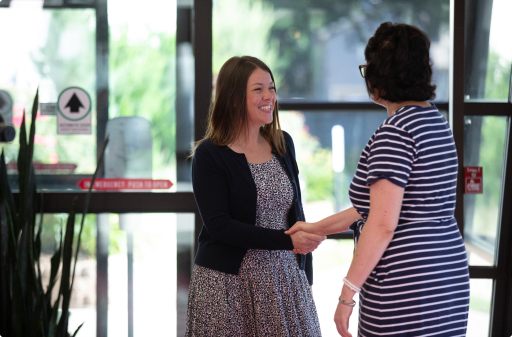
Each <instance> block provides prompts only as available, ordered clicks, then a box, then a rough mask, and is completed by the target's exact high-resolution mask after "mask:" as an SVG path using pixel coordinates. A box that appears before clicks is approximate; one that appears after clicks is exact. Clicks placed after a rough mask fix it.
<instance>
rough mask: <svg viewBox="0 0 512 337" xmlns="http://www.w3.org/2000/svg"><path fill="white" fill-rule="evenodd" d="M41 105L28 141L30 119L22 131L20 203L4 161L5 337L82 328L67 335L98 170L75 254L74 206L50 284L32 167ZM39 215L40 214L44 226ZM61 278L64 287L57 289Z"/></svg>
mask: <svg viewBox="0 0 512 337" xmlns="http://www.w3.org/2000/svg"><path fill="white" fill-rule="evenodd" d="M38 101H39V94H38V92H36V95H35V98H34V103H33V106H32V115H31V125H30V131H29V134H28V140H27V132H26V124H25V118H23V122H22V124H21V127H20V137H19V138H20V149H19V154H18V172H19V174H18V180H19V198H18V200H15V198H14V195H13V193H12V191H11V189H10V187H9V183H8V180H7V169H6V166H5V158H4V153H3V151H2V154H1V156H0V336H3V337H11V336H12V337H32V336H34V337H68V336H76V334H77V333H78V331H79V330H80V328H81V326H82V325H80V326H79V327H78V328H77V329H76V331H74V333H73V334H72V335H71V334H70V333H69V332H68V319H69V304H70V299H71V293H72V290H73V281H74V277H75V271H76V263H77V259H78V251H79V249H80V239H81V234H82V229H83V226H84V219H85V215H86V213H87V208H88V205H89V202H90V198H91V189H92V185H93V184H94V180H95V178H96V174H97V172H98V168H96V172H95V173H94V175H93V177H92V183H91V188H89V191H88V193H87V197H86V202H85V209H84V212H83V215H82V219H81V223H80V227H79V232H78V238H77V241H76V244H75V246H76V247H75V249H74V250H73V244H74V242H73V241H74V236H75V232H74V227H75V226H74V224H75V214H76V212H75V208H76V207H75V206H76V201H75V202H73V207H72V209H71V211H70V213H69V215H68V219H67V222H66V226H65V232H64V234H62V231H61V235H60V240H59V242H58V243H57V248H56V249H55V252H54V253H53V255H52V258H51V269H50V277H49V280H43V279H42V275H41V266H40V260H39V259H40V254H41V232H42V228H43V226H42V219H43V216H42V215H43V214H42V195H41V194H40V193H38V192H37V189H36V183H35V173H34V168H33V165H32V157H33V153H34V135H35V120H36V114H37V107H38V103H39V102H38ZM107 143H108V139H107V140H106V142H105V144H104V146H103V150H102V152H101V155H100V158H99V161H98V162H99V163H100V162H101V161H102V160H103V154H104V151H105V147H106V144H107ZM37 213H40V214H41V215H40V217H39V221H37V217H36V214H37ZM59 275H60V276H59ZM59 277H60V286H59V287H58V289H57V288H56V289H54V286H55V284H56V281H57V280H58V279H59ZM45 281H47V282H45ZM46 284H47V286H46V287H45V285H46ZM55 291H56V292H57V299H56V300H54V301H53V303H52V292H55ZM82 324H83V323H82Z"/></svg>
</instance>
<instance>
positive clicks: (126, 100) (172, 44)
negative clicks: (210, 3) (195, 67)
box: [108, 0, 176, 183]
mask: <svg viewBox="0 0 512 337" xmlns="http://www.w3.org/2000/svg"><path fill="white" fill-rule="evenodd" d="M108 5H109V8H108V19H109V29H110V45H109V49H110V50H109V52H110V59H109V81H110V88H109V90H110V93H109V94H110V104H109V118H110V119H113V118H117V117H134V116H136V117H139V118H143V119H144V120H146V121H147V122H148V123H149V125H150V133H151V135H150V139H151V142H152V150H150V152H151V157H152V160H151V161H152V178H153V179H170V180H171V181H172V182H174V183H175V182H176V180H175V177H176V148H175V143H176V142H175V138H176V112H175V93H176V85H175V83H176V3H175V2H172V1H170V2H168V1H160V0H149V1H146V2H145V3H144V6H140V3H139V2H137V1H133V0H131V1H125V0H110V1H109V3H108ZM135 171H136V169H135ZM134 174H137V172H135V173H134ZM138 174H141V173H140V172H139V173H138ZM137 178H142V177H140V176H139V177H137ZM149 178H151V177H149Z"/></svg>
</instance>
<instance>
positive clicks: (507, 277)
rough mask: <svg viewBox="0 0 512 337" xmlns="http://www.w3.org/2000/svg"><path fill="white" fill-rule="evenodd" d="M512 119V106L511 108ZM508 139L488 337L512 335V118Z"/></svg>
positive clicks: (509, 124) (508, 126) (511, 119)
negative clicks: (495, 274)
mask: <svg viewBox="0 0 512 337" xmlns="http://www.w3.org/2000/svg"><path fill="white" fill-rule="evenodd" d="M510 110H511V111H510V112H511V113H510V115H512V105H511V106H510ZM507 124H508V125H507V138H506V142H505V153H504V155H505V156H504V157H505V158H504V159H505V160H504V169H503V172H504V173H503V178H504V179H503V188H502V190H501V195H502V202H501V205H500V221H499V227H498V228H499V230H498V233H497V241H498V242H497V243H498V251H497V258H496V262H497V263H496V267H497V268H496V269H497V276H496V280H495V282H494V294H493V301H492V302H491V303H493V305H492V307H491V322H490V324H491V328H490V331H489V336H511V335H512V321H511V319H512V288H511V285H512V268H511V265H512V250H511V248H512V228H511V226H510V223H511V222H512V211H511V207H510V205H512V193H511V190H512V174H510V173H512V141H511V139H510V137H511V136H512V117H510V116H509V117H508V118H507Z"/></svg>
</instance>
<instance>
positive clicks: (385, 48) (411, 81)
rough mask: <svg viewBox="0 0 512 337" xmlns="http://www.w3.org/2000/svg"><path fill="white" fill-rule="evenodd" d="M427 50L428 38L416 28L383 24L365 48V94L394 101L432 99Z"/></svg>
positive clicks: (430, 65)
mask: <svg viewBox="0 0 512 337" xmlns="http://www.w3.org/2000/svg"><path fill="white" fill-rule="evenodd" d="M429 49H430V38H429V37H428V36H427V34H425V33H424V32H423V31H421V30H420V29H419V28H417V27H415V26H411V25H407V24H404V23H395V24H393V23H391V22H384V23H382V24H381V25H380V26H379V28H377V30H376V31H375V34H374V35H373V36H372V37H371V38H370V39H369V40H368V44H367V45H366V49H365V50H364V56H365V58H366V63H367V68H366V76H365V80H366V88H367V90H368V94H370V96H371V94H372V93H374V94H376V95H378V96H379V97H380V98H383V99H385V100H387V101H390V102H395V103H397V102H404V101H427V100H433V99H434V98H435V97H436V94H435V90H436V86H435V85H433V84H431V80H432V61H431V60H430V56H429ZM375 90H376V91H375Z"/></svg>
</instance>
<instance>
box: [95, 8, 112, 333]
mask: <svg viewBox="0 0 512 337" xmlns="http://www.w3.org/2000/svg"><path fill="white" fill-rule="evenodd" d="M108 44H109V33H108V12H107V0H96V116H97V117H96V118H97V129H96V153H97V154H99V153H101V149H102V147H103V142H104V140H105V132H106V128H107V121H108V53H109V45H108ZM98 166H99V167H100V169H99V177H103V176H104V170H103V163H98ZM96 226H97V227H96V228H97V232H96V233H97V237H96V263H97V264H96V273H97V279H96V336H97V337H107V335H108V244H109V232H110V225H109V221H108V214H98V215H97V217H96Z"/></svg>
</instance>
